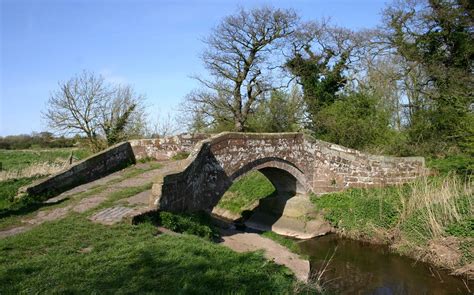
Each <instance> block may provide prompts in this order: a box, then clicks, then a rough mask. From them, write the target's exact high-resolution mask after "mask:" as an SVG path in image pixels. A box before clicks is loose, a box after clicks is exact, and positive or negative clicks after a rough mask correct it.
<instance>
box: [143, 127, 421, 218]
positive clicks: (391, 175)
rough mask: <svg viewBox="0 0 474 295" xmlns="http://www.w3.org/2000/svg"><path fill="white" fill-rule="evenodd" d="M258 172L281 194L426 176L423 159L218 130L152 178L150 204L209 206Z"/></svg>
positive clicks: (294, 136)
mask: <svg viewBox="0 0 474 295" xmlns="http://www.w3.org/2000/svg"><path fill="white" fill-rule="evenodd" d="M251 170H259V171H260V172H262V173H263V174H264V175H265V176H266V177H267V178H268V179H269V180H270V181H271V182H272V184H273V185H274V187H275V188H276V190H277V192H278V193H281V194H288V193H289V194H296V193H299V194H309V193H314V194H322V193H327V192H333V191H341V190H344V189H347V188H353V187H380V186H385V185H395V184H402V183H405V182H408V181H412V180H414V179H415V178H417V177H419V176H421V175H424V174H426V172H427V169H426V168H425V163H424V158H421V157H410V158H397V157H386V156H374V155H369V154H366V153H362V152H360V151H357V150H354V149H349V148H345V147H342V146H339V145H335V144H331V143H327V142H324V141H320V140H316V139H313V138H312V137H309V136H307V135H304V134H302V133H221V134H218V135H214V136H212V137H210V138H208V139H205V140H203V141H201V142H199V143H198V144H197V145H196V146H195V148H194V150H193V151H192V153H191V155H190V156H189V157H188V158H187V159H186V160H183V161H179V162H176V163H175V164H174V166H173V167H172V168H171V169H170V170H169V171H168V172H167V173H165V174H164V175H162V176H160V177H159V179H156V180H155V182H154V185H153V188H152V194H151V197H150V205H151V206H152V207H154V208H158V209H161V210H167V211H174V212H179V211H188V212H193V211H198V210H212V208H213V207H214V206H215V205H216V204H217V203H218V202H219V200H220V198H221V197H222V195H223V194H224V193H225V192H226V191H227V189H228V188H229V187H230V186H231V184H232V183H233V182H234V181H235V180H236V179H238V178H239V177H240V176H242V175H244V174H246V173H247V172H249V171H251Z"/></svg>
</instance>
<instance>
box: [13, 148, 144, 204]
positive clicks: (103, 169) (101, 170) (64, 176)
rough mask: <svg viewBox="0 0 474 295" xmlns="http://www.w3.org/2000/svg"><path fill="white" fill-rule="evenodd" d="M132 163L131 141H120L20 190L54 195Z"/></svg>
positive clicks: (133, 159) (133, 158) (133, 160)
mask: <svg viewBox="0 0 474 295" xmlns="http://www.w3.org/2000/svg"><path fill="white" fill-rule="evenodd" d="M132 163H135V156H134V154H133V150H132V147H131V145H130V143H128V142H124V143H120V144H118V145H115V146H113V147H110V148H108V149H106V150H104V151H102V152H100V153H97V154H95V155H93V156H91V157H89V158H87V159H84V160H82V161H80V162H78V163H76V164H74V165H72V166H71V167H69V168H68V169H67V170H65V171H61V172H59V173H57V174H55V175H52V176H50V177H48V178H47V179H44V180H40V181H38V182H35V183H33V184H32V185H30V186H27V187H24V188H22V189H21V190H20V192H26V193H28V194H29V195H47V196H50V197H52V196H55V195H58V194H60V193H62V192H64V191H67V190H69V189H71V188H73V187H76V186H78V185H81V184H84V183H88V182H90V181H93V180H96V179H99V178H101V177H104V176H106V175H108V174H110V173H112V172H115V171H118V170H120V169H123V168H125V167H126V166H128V165H130V164H132Z"/></svg>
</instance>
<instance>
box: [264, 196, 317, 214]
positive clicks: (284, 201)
mask: <svg viewBox="0 0 474 295" xmlns="http://www.w3.org/2000/svg"><path fill="white" fill-rule="evenodd" d="M257 210H258V211H261V212H267V213H270V214H275V215H283V216H287V217H294V218H298V217H303V216H307V215H311V214H312V213H314V212H315V209H314V204H313V203H311V201H310V200H309V196H307V195H302V194H297V195H295V196H293V197H290V196H280V195H278V196H274V197H268V198H264V199H261V200H260V202H259V205H258V207H257Z"/></svg>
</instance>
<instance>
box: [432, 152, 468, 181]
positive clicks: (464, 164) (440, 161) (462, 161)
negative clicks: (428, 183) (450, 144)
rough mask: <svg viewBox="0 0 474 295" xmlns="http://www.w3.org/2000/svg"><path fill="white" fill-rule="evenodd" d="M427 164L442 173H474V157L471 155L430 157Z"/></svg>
mask: <svg viewBox="0 0 474 295" xmlns="http://www.w3.org/2000/svg"><path fill="white" fill-rule="evenodd" d="M426 166H427V167H429V168H431V169H434V170H436V171H438V172H439V173H441V174H448V173H452V172H455V173H457V174H459V175H466V176H467V175H473V173H474V158H473V157H472V156H469V155H463V154H459V155H451V156H448V157H445V158H428V159H427V161H426Z"/></svg>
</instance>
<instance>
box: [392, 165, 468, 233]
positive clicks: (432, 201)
mask: <svg viewBox="0 0 474 295" xmlns="http://www.w3.org/2000/svg"><path fill="white" fill-rule="evenodd" d="M410 188H411V189H410V191H411V192H410V193H408V194H406V193H403V191H402V190H399V192H400V193H399V197H400V224H402V226H403V227H404V228H405V229H411V230H412V231H414V233H413V234H414V236H418V238H421V239H422V240H428V239H432V238H439V237H441V236H443V235H445V234H446V228H448V227H449V226H451V225H453V224H457V223H462V222H463V221H464V220H465V219H466V218H471V217H472V212H474V210H473V209H474V207H473V206H474V203H473V186H472V181H471V179H469V180H468V181H464V180H463V179H461V177H460V176H457V175H454V174H449V175H447V176H443V177H435V178H433V177H431V178H428V177H426V178H423V179H420V180H419V181H417V182H414V183H413V184H411V185H410ZM470 215H471V216H470Z"/></svg>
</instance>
